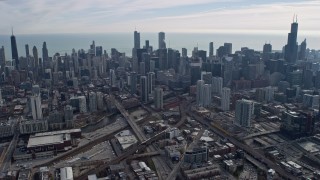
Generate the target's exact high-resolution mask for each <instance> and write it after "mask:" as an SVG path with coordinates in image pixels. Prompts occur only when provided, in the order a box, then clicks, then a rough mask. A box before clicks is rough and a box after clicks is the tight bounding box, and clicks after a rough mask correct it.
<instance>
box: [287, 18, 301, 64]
mask: <svg viewBox="0 0 320 180" xmlns="http://www.w3.org/2000/svg"><path fill="white" fill-rule="evenodd" d="M297 35H298V20H297V16H295V17H294V18H293V23H292V24H291V32H290V33H288V43H287V45H286V46H285V54H284V59H285V60H286V61H287V62H288V63H290V64H295V63H296V62H297V59H298V44H297Z"/></svg>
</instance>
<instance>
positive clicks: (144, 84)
mask: <svg viewBox="0 0 320 180" xmlns="http://www.w3.org/2000/svg"><path fill="white" fill-rule="evenodd" d="M140 88H141V89H140V93H141V94H140V96H141V101H142V102H145V103H146V102H148V81H147V77H146V76H141V77H140Z"/></svg>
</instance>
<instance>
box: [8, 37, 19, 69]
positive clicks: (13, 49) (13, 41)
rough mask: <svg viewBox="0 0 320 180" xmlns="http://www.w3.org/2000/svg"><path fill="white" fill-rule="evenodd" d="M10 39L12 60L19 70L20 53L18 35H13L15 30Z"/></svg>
mask: <svg viewBox="0 0 320 180" xmlns="http://www.w3.org/2000/svg"><path fill="white" fill-rule="evenodd" d="M10 39H11V52H12V60H13V61H14V62H15V68H16V70H19V55H18V48H17V41H16V37H15V36H14V35H13V31H12V35H11V37H10Z"/></svg>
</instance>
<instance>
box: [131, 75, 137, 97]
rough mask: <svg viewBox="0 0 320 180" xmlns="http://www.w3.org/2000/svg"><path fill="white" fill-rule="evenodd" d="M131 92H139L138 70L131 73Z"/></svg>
mask: <svg viewBox="0 0 320 180" xmlns="http://www.w3.org/2000/svg"><path fill="white" fill-rule="evenodd" d="M130 93H131V94H135V93H137V73H136V72H131V73H130Z"/></svg>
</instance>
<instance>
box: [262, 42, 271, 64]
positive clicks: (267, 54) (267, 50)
mask: <svg viewBox="0 0 320 180" xmlns="http://www.w3.org/2000/svg"><path fill="white" fill-rule="evenodd" d="M271 53H272V45H271V44H267V43H266V44H264V45H263V52H262V59H263V60H265V61H267V60H269V59H271Z"/></svg>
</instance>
